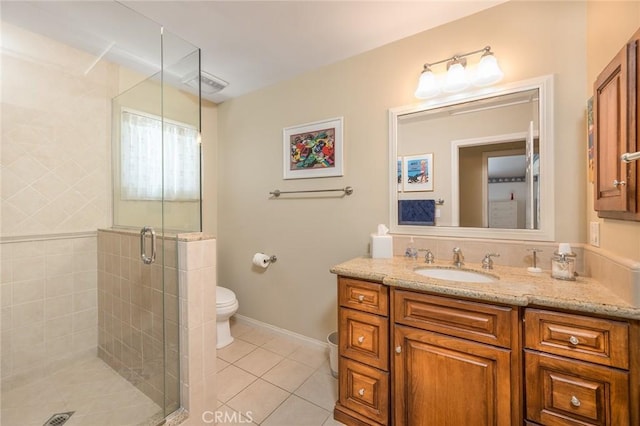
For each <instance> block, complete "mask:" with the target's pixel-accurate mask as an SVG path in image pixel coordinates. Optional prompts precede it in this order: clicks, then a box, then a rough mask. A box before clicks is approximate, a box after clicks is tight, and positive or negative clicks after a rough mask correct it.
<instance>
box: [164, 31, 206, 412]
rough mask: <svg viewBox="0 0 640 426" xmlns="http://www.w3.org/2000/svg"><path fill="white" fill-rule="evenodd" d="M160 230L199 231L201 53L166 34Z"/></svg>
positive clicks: (173, 388) (174, 335) (169, 353)
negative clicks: (161, 221) (161, 222)
mask: <svg viewBox="0 0 640 426" xmlns="http://www.w3.org/2000/svg"><path fill="white" fill-rule="evenodd" d="M162 57H163V69H162V83H163V84H162V117H163V132H162V135H163V144H162V145H163V156H162V157H163V163H162V164H163V181H162V182H163V203H162V209H163V210H162V220H163V224H162V229H163V230H164V232H165V233H166V232H167V231H169V232H195V231H200V230H201V198H202V197H201V177H200V176H201V161H200V159H201V154H200V129H201V127H200V87H199V82H200V49H198V48H197V47H195V46H193V45H192V44H190V43H188V42H186V41H184V40H183V39H181V38H180V37H177V36H176V35H174V34H172V33H170V32H168V31H166V30H165V31H163V36H162ZM162 255H163V259H164V261H163V264H162V268H163V274H162V276H163V277H164V293H163V297H164V298H163V302H164V317H163V320H164V323H163V324H164V335H165V341H164V344H165V346H164V353H165V411H166V413H167V414H169V413H171V412H173V411H175V410H177V409H178V408H179V407H180V375H179V372H180V350H179V329H180V327H179V310H178V304H179V297H178V278H177V277H178V269H177V240H176V239H175V238H164V239H163V245H162Z"/></svg>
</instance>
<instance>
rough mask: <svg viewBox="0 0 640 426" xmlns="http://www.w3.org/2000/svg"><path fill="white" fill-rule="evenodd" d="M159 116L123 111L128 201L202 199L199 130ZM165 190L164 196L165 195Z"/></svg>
mask: <svg viewBox="0 0 640 426" xmlns="http://www.w3.org/2000/svg"><path fill="white" fill-rule="evenodd" d="M162 127H163V122H162V120H160V118H159V117H151V116H148V115H143V114H138V113H135V112H131V111H123V112H122V128H121V135H122V140H121V144H120V147H121V150H122V151H121V165H120V167H121V172H120V182H121V184H120V185H121V194H122V198H123V199H125V200H161V199H163V198H164V199H165V200H171V201H192V200H198V199H199V198H200V173H199V170H200V147H199V144H198V131H197V130H196V129H194V128H192V127H189V126H187V125H182V124H177V123H174V122H167V121H165V122H164V179H163V155H162V148H163V143H162V142H163V141H162V138H161V136H162V134H163V131H162ZM163 192H164V196H163Z"/></svg>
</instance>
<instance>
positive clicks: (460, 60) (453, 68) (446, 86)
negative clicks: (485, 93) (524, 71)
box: [415, 46, 504, 99]
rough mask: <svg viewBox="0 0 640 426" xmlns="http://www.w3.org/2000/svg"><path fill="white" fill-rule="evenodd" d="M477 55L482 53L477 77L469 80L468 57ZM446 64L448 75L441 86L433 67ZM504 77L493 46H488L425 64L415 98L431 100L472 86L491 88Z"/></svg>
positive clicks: (476, 73) (477, 67) (477, 68)
mask: <svg viewBox="0 0 640 426" xmlns="http://www.w3.org/2000/svg"><path fill="white" fill-rule="evenodd" d="M477 53H482V56H481V57H480V62H479V63H478V65H477V66H476V70H475V71H476V72H475V76H473V78H469V75H468V70H467V68H466V67H467V59H466V57H467V56H471V55H475V54H477ZM445 62H446V63H447V75H446V76H445V77H444V83H443V84H442V86H441V85H440V84H439V83H438V76H436V75H435V74H434V73H433V71H432V70H431V67H432V66H433V65H438V64H442V63H445ZM502 77H504V74H503V72H502V70H501V69H500V67H499V66H498V61H497V60H496V57H495V55H494V54H493V52H491V46H486V47H484V48H483V49H479V50H474V51H473V52H469V53H464V54H462V55H453V56H452V57H450V58H447V59H443V60H441V61H437V62H430V63H426V64H424V69H423V71H422V73H421V74H420V79H419V81H418V88H417V89H416V92H415V96H416V98H419V99H429V98H433V97H435V96H437V95H439V94H440V92H442V91H444V92H447V93H455V92H460V91H462V90H464V89H466V88H468V87H469V86H470V85H471V84H473V85H474V86H480V87H482V86H489V85H491V84H494V83H497V82H498V81H500V80H502Z"/></svg>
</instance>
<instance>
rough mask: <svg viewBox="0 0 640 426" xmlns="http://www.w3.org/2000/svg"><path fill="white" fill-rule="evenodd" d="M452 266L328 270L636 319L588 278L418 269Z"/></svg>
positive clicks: (396, 263)
mask: <svg viewBox="0 0 640 426" xmlns="http://www.w3.org/2000/svg"><path fill="white" fill-rule="evenodd" d="M428 267H441V268H443V267H444V268H453V266H452V265H451V263H450V262H449V263H448V262H444V261H436V262H435V263H434V264H432V265H428V264H426V263H424V262H423V261H422V260H421V259H418V260H415V259H410V258H406V257H398V256H396V257H394V258H392V259H372V258H369V257H360V258H355V259H352V260H349V261H347V262H344V263H341V264H338V265H335V266H334V267H332V268H331V272H333V273H334V274H337V275H342V276H346V277H351V278H360V279H364V280H369V281H375V282H380V283H383V284H386V285H388V286H391V287H400V288H406V289H411V290H422V291H428V292H431V293H438V294H442V295H448V296H459V297H465V298H472V299H477V300H482V301H487V302H495V303H503V304H508V305H515V306H528V305H535V306H542V307H550V308H559V309H569V310H574V311H578V312H584V313H593V314H599V315H608V316H613V317H618V318H626V319H640V307H638V306H636V305H633V304H631V303H629V302H627V301H625V300H624V299H622V298H620V297H619V296H617V295H615V294H614V293H613V292H611V291H610V290H609V289H608V288H607V287H606V286H604V285H603V284H602V283H600V282H598V281H596V280H594V279H592V278H588V277H577V279H576V281H563V280H557V279H553V278H551V274H550V272H549V271H542V272H541V273H532V272H528V271H527V270H526V269H523V268H514V267H509V266H500V265H495V266H494V269H492V270H490V271H483V270H482V267H481V265H480V264H479V263H465V265H464V266H463V268H462V269H467V270H473V271H481V272H485V273H488V274H490V275H492V276H494V277H496V278H498V279H497V280H496V281H495V282H491V283H474V282H457V281H449V280H440V279H434V278H429V277H425V276H422V275H419V274H417V273H416V272H414V269H416V268H428Z"/></svg>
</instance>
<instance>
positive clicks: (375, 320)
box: [334, 277, 389, 425]
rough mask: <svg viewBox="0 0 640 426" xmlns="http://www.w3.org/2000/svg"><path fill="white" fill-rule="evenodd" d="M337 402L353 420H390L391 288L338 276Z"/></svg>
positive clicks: (344, 418)
mask: <svg viewBox="0 0 640 426" xmlns="http://www.w3.org/2000/svg"><path fill="white" fill-rule="evenodd" d="M338 303H339V308H338V320H339V323H338V332H339V339H338V347H339V358H338V380H339V392H338V402H337V403H336V406H335V409H334V418H335V419H336V420H338V421H341V422H343V423H345V424H348V425H388V424H389V288H388V287H387V286H385V285H382V284H379V283H374V282H369V281H363V280H354V279H351V278H346V277H338Z"/></svg>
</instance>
